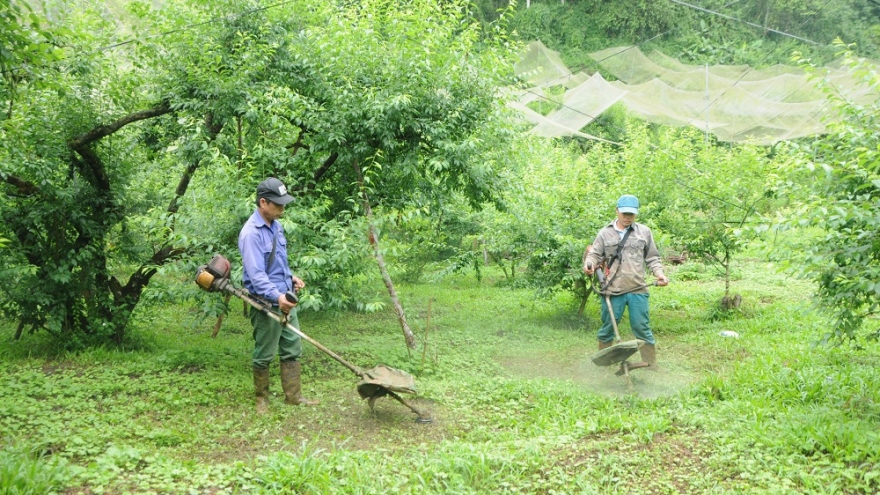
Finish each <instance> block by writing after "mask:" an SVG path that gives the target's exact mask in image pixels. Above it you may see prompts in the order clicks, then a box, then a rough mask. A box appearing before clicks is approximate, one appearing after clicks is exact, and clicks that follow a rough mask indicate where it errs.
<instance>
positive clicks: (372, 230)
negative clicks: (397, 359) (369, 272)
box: [352, 162, 416, 350]
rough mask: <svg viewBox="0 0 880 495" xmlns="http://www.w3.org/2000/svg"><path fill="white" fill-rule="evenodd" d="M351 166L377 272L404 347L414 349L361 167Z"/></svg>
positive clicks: (413, 339)
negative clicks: (404, 342) (374, 219)
mask: <svg viewBox="0 0 880 495" xmlns="http://www.w3.org/2000/svg"><path fill="white" fill-rule="evenodd" d="M352 166H353V167H354V171H355V173H356V174H357V177H358V185H360V188H361V196H362V197H363V200H364V213H366V215H367V224H368V225H369V236H370V244H371V245H372V246H373V255H374V256H375V257H376V262H377V263H378V264H379V272H381V273H382V280H383V281H384V282H385V287H387V288H388V294H389V295H390V296H391V305H392V306H394V311H395V312H396V313H397V319H398V320H399V321H400V328H401V329H402V330H403V338H404V340H406V347H407V349H408V350H409V349H415V348H416V339H415V336H413V333H412V330H410V328H409V325H408V324H407V323H406V313H404V312H403V306H401V305H400V300H398V298H397V291H395V290H394V282H392V281H391V275H389V274H388V268H387V267H386V266H385V258H384V257H383V256H382V251H381V250H380V249H379V236H378V234H377V233H376V225H375V224H373V209H372V208H370V200H369V198H368V197H367V190H366V188H365V187H364V176H363V174H362V173H361V168H360V166H359V165H358V163H357V162H354V163H353V164H352Z"/></svg>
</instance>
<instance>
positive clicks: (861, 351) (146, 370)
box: [0, 260, 880, 494]
mask: <svg viewBox="0 0 880 495" xmlns="http://www.w3.org/2000/svg"><path fill="white" fill-rule="evenodd" d="M678 270H679V271H681V273H682V274H683V275H685V274H686V275H685V276H683V277H682V279H678V278H677V277H676V271H672V275H671V278H672V280H673V284H672V285H671V286H670V287H668V288H656V289H654V290H653V291H652V294H651V305H652V314H651V317H652V325H653V328H654V331H655V333H656V334H657V336H658V355H659V358H660V360H661V362H662V364H663V366H664V368H665V371H664V372H663V373H659V374H655V373H645V372H641V371H640V372H636V373H641V374H637V375H635V380H636V383H635V387H636V393H635V394H627V393H626V387H625V384H624V382H623V380H622V379H620V378H617V377H615V376H613V373H612V371H613V370H607V369H600V368H596V367H595V366H593V365H592V363H591V362H590V360H589V356H590V355H591V354H592V352H593V351H594V350H595V335H596V331H597V328H598V324H599V323H598V313H599V306H598V304H599V302H598V301H597V300H595V299H593V300H591V301H590V302H589V303H588V305H587V309H586V313H585V314H586V316H585V317H584V318H582V319H579V318H577V317H576V316H575V314H576V311H577V301H575V300H573V299H572V298H570V297H568V296H566V295H556V296H553V297H550V298H546V299H536V298H535V297H534V294H533V293H532V292H530V291H527V290H521V289H513V288H508V287H501V286H499V285H498V284H497V283H496V282H498V281H499V280H500V278H499V277H498V276H495V277H494V278H493V273H491V272H490V273H488V274H487V276H486V277H484V279H483V281H482V282H477V281H476V280H475V279H474V278H473V277H468V276H457V277H453V278H448V279H445V280H444V281H442V282H440V283H435V284H414V285H401V286H400V287H399V292H400V297H401V300H402V301H403V303H404V305H405V306H406V308H407V312H408V318H409V322H410V324H411V325H412V327H413V329H414V331H415V333H416V334H417V336H418V337H419V343H420V347H419V348H418V349H416V350H415V351H414V352H412V355H410V354H409V353H408V352H407V351H406V350H405V348H404V344H403V336H402V334H401V331H400V328H399V326H398V324H397V321H396V317H395V315H394V314H393V312H392V311H391V310H390V309H388V310H386V311H383V312H381V313H374V314H355V313H345V314H337V315H330V314H319V315H315V314H306V315H302V316H301V322H302V324H303V329H304V330H305V331H306V332H307V333H308V334H309V335H311V336H312V337H314V338H315V339H317V340H318V341H319V342H321V343H323V344H324V345H326V346H327V347H329V348H330V349H332V350H334V351H335V352H337V353H338V354H340V355H341V356H343V357H344V358H345V359H347V360H349V361H351V362H352V363H354V364H356V365H359V366H364V367H369V366H373V365H375V364H379V363H384V364H387V365H390V366H394V367H397V368H401V369H404V370H406V371H409V372H410V373H412V374H414V375H415V376H416V377H417V384H418V387H419V390H420V394H419V396H417V397H416V398H413V399H412V401H413V403H414V404H415V405H417V406H418V407H420V408H423V409H426V410H429V411H430V412H431V414H432V416H433V418H434V422H433V423H430V424H418V423H416V422H414V421H413V419H414V418H415V416H414V415H413V414H412V413H411V412H410V411H409V410H408V409H406V408H404V407H402V406H401V405H400V404H398V403H397V402H395V401H393V400H390V399H387V398H385V399H381V400H379V401H378V402H377V404H376V407H375V410H374V411H370V409H369V408H368V407H367V404H366V403H365V402H364V401H362V400H360V399H359V397H358V396H357V393H356V391H355V385H356V383H357V377H356V376H354V375H353V374H352V373H351V372H350V371H348V370H347V369H346V368H344V367H342V366H340V365H339V364H338V363H336V362H335V361H333V360H332V359H331V358H329V357H328V356H326V355H323V354H321V353H320V352H319V351H318V350H317V349H315V348H313V347H311V346H308V344H305V356H304V389H305V390H304V392H305V393H306V394H307V395H308V396H309V397H311V398H317V399H319V400H320V401H321V404H320V405H319V406H316V407H312V408H291V407H287V406H284V405H283V400H282V396H281V390H280V386H279V383H278V376H277V373H278V370H277V367H275V368H274V369H273V370H272V372H273V376H272V382H271V383H272V385H271V387H272V393H273V397H272V401H271V411H270V414H268V415H266V416H263V417H255V416H254V415H253V414H252V409H253V403H252V385H251V381H250V380H251V377H250V368H249V366H250V365H249V362H250V361H249V359H250V351H251V346H252V342H251V338H250V327H249V324H248V322H247V321H246V320H245V319H244V318H243V317H242V315H241V309H240V308H241V307H240V304H235V305H234V306H233V311H232V312H231V314H230V316H229V318H228V320H227V321H226V322H225V323H224V326H223V328H222V330H221V331H220V334H219V336H218V337H217V338H216V339H212V338H211V337H210V334H211V330H212V328H211V326H212V324H213V322H211V321H204V322H201V323H200V324H198V325H194V322H196V321H197V318H196V316H197V315H196V314H195V313H194V312H193V311H192V310H191V309H190V307H189V306H188V305H186V304H182V305H179V306H165V307H161V308H153V309H151V310H150V311H149V312H144V313H143V314H139V315H138V318H137V323H136V328H135V329H134V331H135V332H136V335H137V341H138V345H137V346H136V348H133V349H129V350H118V349H92V350H88V351H83V352H78V353H53V352H52V351H49V350H47V349H51V348H52V347H51V346H50V345H48V344H47V343H46V342H45V341H44V337H42V336H39V335H31V336H25V338H24V339H23V340H22V341H18V342H15V341H12V340H11V339H12V335H13V333H14V331H13V325H12V324H11V323H9V322H7V323H4V324H2V325H0V341H2V342H3V345H2V346H0V376H2V377H3V378H2V382H0V383H2V386H0V494H7V493H8V494H12V493H35V494H36V493H40V494H42V493H65V494H76V493H83V494H96V493H112V494H116V493H119V494H122V493H212V494H219V493H316V494H317V493H352V494H369V493H377V494H378V493H412V494H416V493H443V494H447V493H453V494H454V493H462V494H470V493H474V494H477V493H541V494H561V493H572V494H573V493H578V494H592V493H596V494H599V493H602V494H604V493H645V494H648V493H653V494H663V493H713V494H714V493H780V494H789V493H790V494H796V493H797V494H799V493H873V492H876V491H877V490H880V438H878V437H880V434H878V431H880V430H878V424H880V377H878V375H877V374H876V372H875V371H874V369H875V363H876V361H877V357H878V354H880V346H878V344H876V343H873V342H865V343H863V346H862V347H861V348H854V347H849V346H840V347H826V346H815V345H814V343H815V342H816V341H818V340H819V339H820V338H821V336H822V334H823V333H824V332H825V325H826V322H825V321H824V320H823V319H822V318H821V315H819V314H816V313H814V312H811V311H810V310H809V308H810V304H809V294H810V291H811V287H810V286H809V285H807V284H805V283H804V282H801V281H796V280H790V279H788V278H785V277H783V276H781V275H779V274H777V273H776V272H775V271H774V270H773V269H772V267H770V266H768V265H766V264H764V263H762V262H760V261H756V260H751V261H746V262H743V263H741V265H740V266H737V267H736V270H735V272H734V273H735V275H736V280H735V281H734V285H733V289H734V290H735V291H736V292H738V293H740V294H741V295H742V296H743V300H744V304H743V306H741V307H740V308H739V309H738V310H737V311H736V312H734V313H732V314H719V313H718V311H717V310H716V309H715V306H716V305H717V303H718V301H719V300H720V298H721V296H722V295H723V282H722V281H721V280H719V279H717V278H716V277H713V276H709V275H707V274H706V273H707V271H706V270H703V269H702V268H700V267H694V266H688V265H685V267H682V268H679V269H678ZM694 274H697V275H699V276H695V275H694ZM495 275H497V274H495ZM377 294H381V292H379V290H378V289H377ZM429 301H431V305H430V307H431V314H430V322H431V326H430V329H429V332H428V334H427V346H426V347H421V345H422V344H423V343H424V335H425V334H424V331H425V325H426V323H427V320H428V316H429V315H428V307H429ZM628 328H629V327H628V324H627V323H626V321H625V320H624V323H623V324H622V325H621V331H622V332H623V333H624V334H626V333H627V332H628ZM722 330H732V331H735V332H737V333H738V334H739V335H740V337H739V338H725V337H721V336H719V332H720V331H722ZM625 338H626V337H625Z"/></svg>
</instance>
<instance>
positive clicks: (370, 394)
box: [195, 254, 433, 423]
mask: <svg viewBox="0 0 880 495" xmlns="http://www.w3.org/2000/svg"><path fill="white" fill-rule="evenodd" d="M229 272H230V263H229V260H227V259H226V258H224V257H223V256H221V255H219V254H218V255H215V256H214V257H213V258H212V259H211V261H210V262H209V263H208V264H207V265H202V266H200V267H199V268H198V270H197V271H196V277H195V282H196V284H198V286H199V287H201V288H202V289H204V290H206V291H208V292H223V293H226V294H231V295H233V296H236V297H238V298H240V299H242V300H243V301H244V302H246V303H248V304H250V305H251V306H253V307H254V308H256V309H257V310H259V311H262V312H263V313H265V314H267V315H268V316H269V317H270V318H272V319H274V320H276V321H277V322H279V323H280V324H281V325H284V326H286V327H287V328H289V329H290V330H291V331H292V332H293V333H295V334H297V335H299V336H300V338H302V339H303V340H305V341H307V342H309V343H310V344H312V345H313V346H315V347H317V348H318V349H319V350H320V351H322V352H323V353H325V354H327V355H328V356H330V357H332V358H333V359H335V360H336V361H337V362H339V363H340V364H342V365H343V366H345V367H346V368H348V369H349V370H351V371H352V372H353V373H354V374H355V375H357V376H359V377H360V379H361V381H360V383H358V385H357V391H358V395H360V396H361V398H362V399H366V400H367V403H368V404H369V405H370V409H371V410H372V409H373V405H374V404H375V402H376V399H379V398H380V397H384V396H386V395H387V396H389V397H391V398H393V399H395V400H396V401H398V402H400V403H401V404H403V405H404V406H406V407H408V408H409V409H410V410H411V411H412V412H414V413H416V415H417V416H418V417H417V418H416V422H419V423H430V422H431V421H433V419H432V418H431V416H430V415H429V414H428V413H426V412H425V411H421V410H419V409H417V408H416V407H414V406H413V405H412V404H410V403H408V402H407V401H405V400H404V399H403V398H402V397H401V396H400V395H398V393H405V394H415V393H416V388H415V386H416V381H415V378H413V376H412V375H410V374H409V373H407V372H405V371H403V370H399V369H396V368H392V367H390V366H385V365H384V364H380V365H377V366H374V367H373V368H370V369H368V370H365V369H363V368H360V367H358V366H355V365H353V364H351V363H349V362H348V361H346V360H344V359H342V358H341V357H340V356H339V355H338V354H336V353H335V352H333V351H331V350H330V349H328V348H326V347H324V346H323V345H321V344H320V343H319V342H318V341H316V340H315V339H313V338H311V337H309V336H308V335H306V334H305V333H303V332H302V331H301V330H300V329H298V328H296V327H294V326H293V325H291V324H290V323H288V322H287V315H279V314H278V313H276V312H275V311H273V310H272V304H271V303H270V302H268V301H266V300H264V299H263V298H261V297H258V296H255V295H253V294H251V293H249V292H248V291H247V289H244V288H241V289H238V288H236V287H234V286H233V285H232V283H231V282H230V281H229ZM285 297H286V298H287V300H288V301H290V302H297V301H298V298H297V295H296V293H294V292H287V293H285Z"/></svg>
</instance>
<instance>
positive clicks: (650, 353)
mask: <svg viewBox="0 0 880 495" xmlns="http://www.w3.org/2000/svg"><path fill="white" fill-rule="evenodd" d="M639 352H640V353H641V355H642V361H644V362H646V363H648V369H649V370H651V371H660V366H658V365H657V349H656V348H655V347H654V344H645V345H643V346H642V348H641V349H640V350H639Z"/></svg>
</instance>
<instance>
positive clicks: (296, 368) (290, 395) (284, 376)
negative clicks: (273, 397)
mask: <svg viewBox="0 0 880 495" xmlns="http://www.w3.org/2000/svg"><path fill="white" fill-rule="evenodd" d="M301 370H302V367H301V365H300V363H299V361H284V362H282V363H281V388H283V389H284V403H285V404H293V405H299V404H302V405H304V406H314V405H317V404H318V401H316V400H309V399H306V398H305V397H303V396H302V395H300V391H301V390H302V385H301V383H300V372H301Z"/></svg>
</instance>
